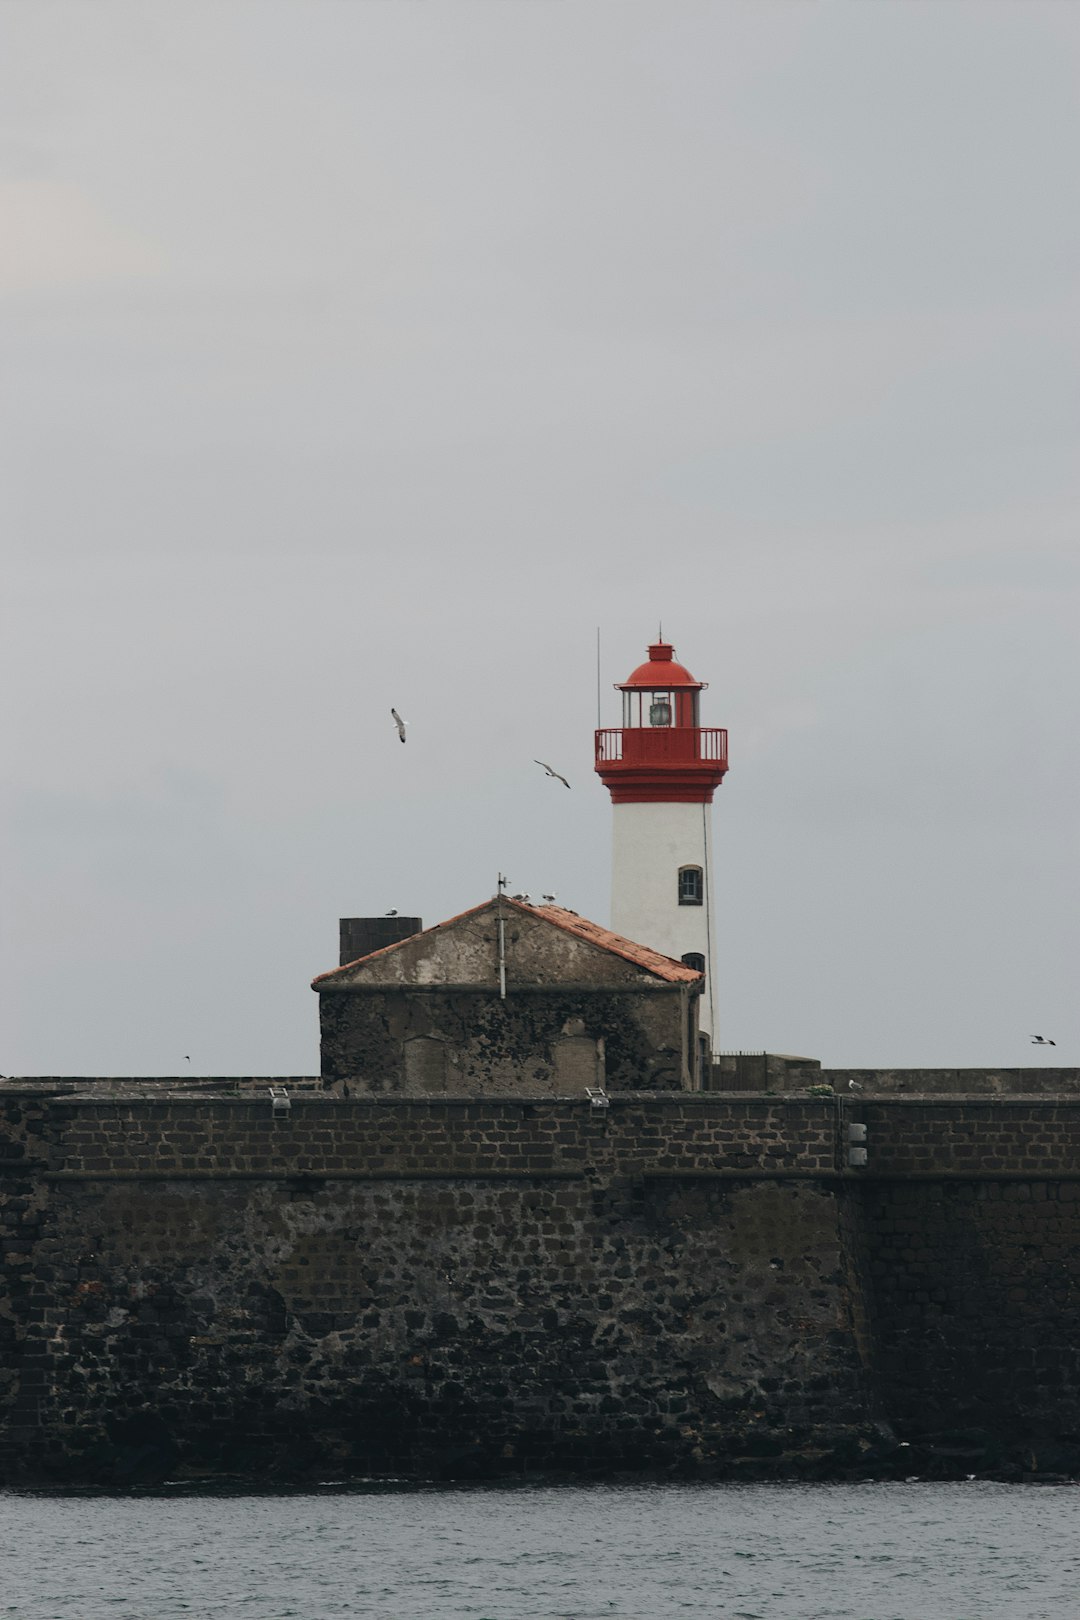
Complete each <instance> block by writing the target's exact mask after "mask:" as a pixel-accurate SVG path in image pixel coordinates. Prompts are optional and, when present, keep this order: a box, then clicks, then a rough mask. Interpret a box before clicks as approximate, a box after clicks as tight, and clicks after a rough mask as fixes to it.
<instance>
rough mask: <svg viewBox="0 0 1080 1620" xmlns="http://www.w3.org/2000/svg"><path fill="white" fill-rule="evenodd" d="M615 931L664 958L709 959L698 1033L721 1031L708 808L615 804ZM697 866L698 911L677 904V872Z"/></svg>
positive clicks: (704, 805) (707, 960) (612, 873)
mask: <svg viewBox="0 0 1080 1620" xmlns="http://www.w3.org/2000/svg"><path fill="white" fill-rule="evenodd" d="M612 814H613V817H614V823H615V825H614V829H613V838H612V872H611V926H612V928H613V929H614V930H615V932H616V933H617V934H622V935H623V936H624V938H626V939H634V940H637V941H638V942H639V944H642V945H651V946H652V948H653V950H656V951H662V952H663V953H664V955H665V956H673V957H675V959H676V960H677V961H678V960H681V958H682V957H684V956H686V955H687V953H688V952H690V951H697V952H698V954H699V955H701V956H703V957H704V958H705V990H704V993H703V995H702V998H701V1004H700V1009H701V1010H700V1028H701V1031H702V1033H703V1034H708V1035H709V1036H710V1037H711V1036H713V1035H714V1034H715V1031H716V1018H715V1006H714V997H713V985H712V966H713V961H714V957H715V951H714V947H713V924H712V909H713V907H712V898H713V874H712V830H711V825H710V824H711V818H712V806H711V805H709V804H678V803H676V804H615V805H612ZM682 866H700V867H701V868H702V871H703V874H704V896H703V902H702V904H701V905H700V906H692V905H691V906H687V905H683V906H681V905H680V904H679V868H680V867H682Z"/></svg>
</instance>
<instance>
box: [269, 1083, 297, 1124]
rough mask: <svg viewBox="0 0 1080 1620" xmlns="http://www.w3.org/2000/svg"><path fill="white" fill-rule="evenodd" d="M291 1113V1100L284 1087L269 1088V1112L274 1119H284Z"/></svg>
mask: <svg viewBox="0 0 1080 1620" xmlns="http://www.w3.org/2000/svg"><path fill="white" fill-rule="evenodd" d="M291 1111H292V1100H291V1098H290V1097H289V1093H288V1092H287V1091H286V1089H285V1087H284V1086H271V1087H270V1112H271V1113H272V1114H273V1116H274V1118H275V1119H284V1118H286V1116H287V1115H288V1114H289V1113H290V1112H291Z"/></svg>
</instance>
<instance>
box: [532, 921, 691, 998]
mask: <svg viewBox="0 0 1080 1620" xmlns="http://www.w3.org/2000/svg"><path fill="white" fill-rule="evenodd" d="M522 909H523V910H525V911H535V912H538V913H539V915H540V916H541V917H546V918H547V919H548V921H549V922H553V923H554V924H555V925H556V927H558V928H565V930H566V932H567V933H568V934H576V935H577V936H578V938H579V939H587V940H588V941H589V943H590V944H592V945H599V946H600V948H601V950H604V951H613V952H614V954H615V955H616V956H621V957H623V958H624V959H625V960H626V961H627V962H633V964H634V966H635V967H642V968H644V969H645V970H646V972H647V973H653V974H655V975H656V977H657V978H659V979H670V980H671V982H672V983H679V984H693V982H694V980H695V979H700V978H701V977H702V975H701V974H700V973H699V972H698V971H697V969H696V968H692V967H687V965H686V963H685V962H677V961H676V960H675V958H674V957H673V956H662V955H661V954H660V952H659V951H654V950H653V949H652V948H651V947H650V946H648V945H638V944H636V943H635V941H634V940H632V939H624V938H623V936H622V935H621V934H613V933H612V932H611V930H610V928H601V927H600V924H599V923H594V922H590V921H589V919H588V918H587V917H579V916H578V915H577V913H576V912H575V911H564V909H563V907H562V906H524V907H523V908H522Z"/></svg>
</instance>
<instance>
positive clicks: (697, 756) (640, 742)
mask: <svg viewBox="0 0 1080 1620" xmlns="http://www.w3.org/2000/svg"><path fill="white" fill-rule="evenodd" d="M620 760H621V761H622V763H623V764H624V765H639V764H641V765H645V764H648V765H659V764H672V765H688V764H693V763H694V762H695V761H696V760H708V761H710V762H712V761H714V760H715V761H716V762H717V764H720V765H723V766H725V767H726V765H727V731H726V730H725V729H724V727H722V726H672V727H671V728H670V729H668V728H666V727H663V728H662V727H660V726H613V727H610V728H608V729H606V730H603V731H598V732H597V733H596V762H597V764H598V765H600V764H609V763H611V762H616V763H617V762H618V761H620Z"/></svg>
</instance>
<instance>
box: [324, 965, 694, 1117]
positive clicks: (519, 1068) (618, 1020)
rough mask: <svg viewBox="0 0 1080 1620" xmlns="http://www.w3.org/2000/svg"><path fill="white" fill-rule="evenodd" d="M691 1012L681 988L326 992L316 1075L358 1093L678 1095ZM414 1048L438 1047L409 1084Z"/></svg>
mask: <svg viewBox="0 0 1080 1620" xmlns="http://www.w3.org/2000/svg"><path fill="white" fill-rule="evenodd" d="M690 1004H691V1003H690V995H689V992H688V991H687V989H686V987H685V986H682V985H672V986H662V987H657V988H650V989H649V990H646V991H643V990H637V991H625V992H621V993H620V992H618V991H603V990H595V989H589V988H585V987H581V988H579V989H577V990H574V989H563V990H546V991H529V990H523V989H518V990H516V991H515V993H514V995H513V996H508V997H507V998H506V1000H505V1001H500V999H499V998H498V996H497V995H492V994H491V993H490V992H484V993H483V994H478V993H475V992H471V991H468V990H458V991H456V992H455V991H439V990H409V991H400V990H396V989H393V988H391V989H387V990H378V989H376V990H371V989H366V990H355V991H345V992H338V993H336V994H331V993H325V994H323V995H321V996H320V998H319V1019H320V1026H321V1048H322V1071H323V1074H324V1075H325V1076H327V1077H333V1078H339V1079H346V1080H348V1081H349V1083H350V1084H351V1085H353V1086H355V1087H359V1088H363V1089H364V1090H367V1091H390V1092H401V1091H411V1092H423V1091H427V1092H448V1093H450V1094H457V1095H459V1096H485V1095H496V1096H497V1095H499V1094H501V1093H505V1092H508V1091H514V1092H524V1093H526V1094H528V1095H532V1094H536V1093H540V1094H543V1093H547V1094H548V1095H551V1096H560V1095H561V1096H565V1095H568V1094H570V1093H571V1092H572V1091H576V1092H577V1093H578V1094H579V1095H580V1094H581V1093H582V1091H583V1089H584V1087H585V1086H587V1085H588V1086H603V1087H604V1088H605V1089H607V1090H609V1091H627V1090H633V1091H637V1090H642V1089H645V1090H649V1091H678V1090H682V1089H687V1088H688V1087H689V1086H690V1085H691V1057H690V1054H692V1052H693V1042H692V1032H691V1030H690V1027H689V1026H690ZM418 1043H428V1044H427V1051H428V1053H430V1052H431V1049H432V1048H433V1047H438V1048H440V1049H441V1053H442V1060H441V1062H440V1063H439V1064H435V1065H431V1066H430V1067H429V1068H428V1069H427V1070H426V1071H425V1070H424V1069H423V1068H422V1067H421V1068H420V1069H419V1072H418V1073H417V1074H415V1075H414V1074H413V1073H412V1072H411V1070H410V1061H409V1060H410V1056H411V1052H412V1050H413V1049H414V1048H415V1046H416V1045H417V1044H418ZM586 1049H587V1050H586Z"/></svg>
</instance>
